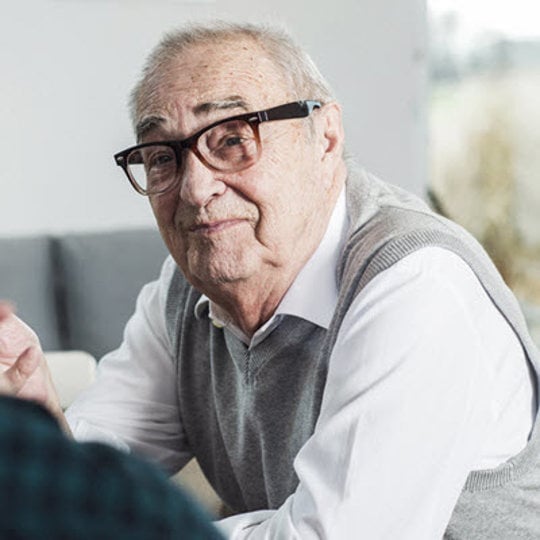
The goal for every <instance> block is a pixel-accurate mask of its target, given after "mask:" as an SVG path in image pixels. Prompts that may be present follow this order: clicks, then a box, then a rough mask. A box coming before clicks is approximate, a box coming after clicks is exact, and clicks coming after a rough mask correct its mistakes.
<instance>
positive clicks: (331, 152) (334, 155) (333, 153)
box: [317, 102, 345, 165]
mask: <svg viewBox="0 0 540 540" xmlns="http://www.w3.org/2000/svg"><path fill="white" fill-rule="evenodd" d="M317 124H318V129H317V134H318V136H319V142H320V145H321V146H320V148H321V152H322V153H321V161H323V162H326V164H328V165H330V164H337V163H339V162H341V160H342V158H343V147H344V139H345V135H344V131H343V120H342V116H341V107H340V105H339V104H338V103H336V102H331V103H327V104H325V105H324V106H323V107H322V108H321V109H320V111H319V118H318V122H317Z"/></svg>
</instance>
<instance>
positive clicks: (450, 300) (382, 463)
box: [67, 194, 536, 540]
mask: <svg viewBox="0 0 540 540" xmlns="http://www.w3.org/2000/svg"><path fill="white" fill-rule="evenodd" d="M346 227H347V215H346V205H345V195H344V194H342V196H341V197H340V199H339V201H338V204H337V205H336V208H335V210H334V213H333V215H332V218H331V221H330V223H329V226H328V229H327V231H326V234H325V236H324V239H323V241H322V242H321V244H320V246H319V247H318V249H317V251H316V252H315V253H314V254H313V256H312V257H311V259H310V260H309V261H308V262H307V264H306V265H305V266H304V268H303V269H302V271H301V272H300V274H299V275H298V276H297V279H296V280H295V282H294V283H293V284H292V286H291V288H290V289H289V290H288V292H287V294H286V295H285V297H284V298H283V300H282V302H281V303H280V305H279V307H278V309H277V310H276V313H275V315H274V316H273V317H272V318H271V319H270V320H269V321H268V322H267V323H266V324H265V325H263V327H261V328H260V329H259V330H258V331H257V332H256V333H255V334H254V336H253V337H252V339H251V340H249V339H248V338H247V337H246V336H245V335H243V334H242V333H241V331H240V330H239V329H238V328H236V327H235V326H234V325H233V324H232V322H231V321H230V320H229V319H228V317H227V314H226V313H223V311H222V310H220V309H219V307H218V306H215V305H211V306H210V308H211V309H210V316H211V317H213V320H214V323H215V324H217V325H227V326H228V328H229V329H230V330H231V331H233V332H234V333H235V334H236V335H237V336H238V337H239V338H240V339H243V340H244V341H245V342H246V343H248V344H251V345H252V346H253V345H254V344H255V343H258V342H260V341H261V340H263V339H264V338H265V336H266V335H267V334H268V333H269V332H270V331H271V330H272V329H273V328H274V326H275V325H277V324H280V322H281V318H282V316H283V315H284V314H293V315H296V316H299V317H303V318H304V319H307V320H309V321H312V322H314V323H316V324H318V325H320V326H322V327H325V328H328V325H329V323H330V320H331V318H332V314H333V311H334V308H335V305H336V302H337V285H336V277H335V275H336V272H335V270H336V265H337V262H338V259H339V255H340V250H341V247H342V245H343V243H344V240H345V231H346ZM173 269H174V264H173V262H172V260H171V259H170V258H169V259H168V260H167V261H166V262H165V264H164V267H163V270H162V274H161V276H160V279H159V280H158V281H157V282H154V283H152V284H149V285H147V286H145V287H144V288H143V290H142V291H141V294H140V295H139V298H138V301H137V309H136V312H135V314H134V315H133V317H132V318H131V320H130V321H129V323H128V325H127V326H126V331H125V335H124V342H123V344H122V345H121V347H120V348H119V349H118V350H117V351H114V352H112V353H110V354H108V355H107V356H105V357H104V358H103V360H102V361H101V362H100V365H99V368H98V377H97V381H96V383H95V384H94V386H93V387H92V388H90V389H89V390H88V391H87V392H86V393H85V394H83V395H82V396H81V398H80V399H79V400H77V401H76V402H75V404H74V405H72V407H71V408H70V410H69V411H68V415H67V417H68V421H69V423H70V425H71V427H72V430H73V432H74V435H75V437H76V438H78V439H96V438H97V439H99V440H103V441H108V442H110V443H112V444H115V445H116V446H118V447H124V448H126V447H129V448H131V449H133V450H134V451H138V452H142V453H144V454H145V455H147V456H148V457H150V458H151V459H153V460H155V461H157V462H159V463H161V464H162V465H163V466H164V467H165V468H166V469H168V470H169V471H170V472H175V471H176V470H177V469H178V468H180V467H181V466H183V465H184V464H185V463H186V462H187V460H188V459H189V458H190V457H191V455H190V453H189V451H188V450H185V446H186V445H185V444H184V442H185V436H184V433H183V431H182V425H181V419H180V417H179V413H178V408H177V399H176V380H175V373H174V366H173V359H172V353H171V343H170V340H169V338H168V336H167V331H166V324H165V316H164V313H165V310H164V305H165V298H166V293H167V288H168V284H169V280H170V277H171V275H172V272H173ZM204 302H208V299H206V298H204V297H203V298H202V299H201V300H200V302H199V303H198V305H197V307H196V311H199V310H200V307H201V305H202V304H203V303H204ZM535 398H536V396H535V391H534V386H533V383H532V378H531V373H530V370H529V367H528V365H527V363H526V361H525V358H524V354H523V351H522V349H521V346H520V344H519V342H518V340H517V338H516V337H515V335H514V333H513V332H512V330H511V329H510V328H509V327H508V325H507V324H506V322H505V320H504V319H503V317H502V316H501V315H500V313H499V312H498V310H497V309H496V308H495V307H494V306H493V305H492V303H491V301H490V300H489V298H488V297H487V295H486V293H485V292H484V290H483V288H482V286H481V285H480V283H479V282H478V280H477V278H476V277H475V275H474V274H473V272H472V271H471V270H470V268H469V267H468V266H467V265H466V264H465V263H464V262H463V261H462V260H461V259H460V258H459V257H458V256H456V255H455V254H453V253H451V252H450V251H447V250H445V249H442V248H437V247H429V248H424V249H421V250H419V251H417V252H415V253H413V254H411V255H408V256H407V257H405V258H404V259H402V260H401V261H400V262H398V263H396V264H395V265H394V266H393V267H391V268H390V269H388V270H386V271H384V272H382V273H381V274H379V275H378V276H377V277H375V278H374V279H373V280H372V281H371V282H370V283H369V284H368V285H367V286H366V287H365V289H364V290H363V291H362V292H361V293H360V294H359V295H358V297H357V298H356V299H355V301H354V302H353V304H352V306H351V308H350V309H349V312H348V314H347V315H346V317H345V319H344V321H343V325H342V327H341V330H340V333H339V335H338V338H337V341H336V345H335V347H334V350H333V353H332V356H331V358H330V364H329V370H328V378H327V384H326V387H325V391H324V396H323V402H322V407H321V413H320V417H319V420H318V422H317V425H316V428H315V432H314V434H313V435H312V437H311V438H310V439H309V440H308V441H307V442H306V444H305V445H304V447H303V448H302V449H301V451H300V452H299V454H298V455H297V457H296V460H295V465H294V466H295V470H296V473H297V475H298V478H299V480H300V482H299V485H298V488H297V490H296V492H295V493H294V494H292V495H291V496H290V497H289V498H288V499H287V500H286V502H285V503H284V504H283V505H282V506H281V507H280V508H279V509H277V510H273V511H270V510H268V511H260V512H250V513H246V514H240V515H237V516H233V517H231V518H228V519H226V520H223V521H221V522H220V523H219V526H220V528H221V529H222V531H223V532H225V534H226V536H227V537H229V538H234V539H243V538H249V539H254V540H255V539H263V538H264V539H272V540H277V539H283V540H291V539H296V538H298V539H301V540H311V539H337V540H342V539H348V538H354V539H362V538H366V539H370V540H371V539H379V538H392V539H394V538H400V539H411V540H412V539H414V540H417V539H422V538H425V539H430V540H431V539H434V538H440V537H442V535H443V534H444V530H445V528H446V525H447V524H448V521H449V519H450V516H451V514H452V510H453V508H454V506H455V503H456V501H457V498H458V497H459V494H460V492H461V490H462V488H463V485H464V483H465V480H466V477H467V474H468V473H469V472H470V471H471V470H474V469H479V468H491V467H494V466H496V465H498V464H500V463H501V462H503V461H505V460H506V459H508V458H509V457H510V456H512V455H514V454H516V453H517V452H518V451H519V450H521V449H522V448H523V447H524V446H525V444H526V442H527V439H528V435H529V433H530V430H531V426H532V422H533V417H534V413H535V410H536V399H535Z"/></svg>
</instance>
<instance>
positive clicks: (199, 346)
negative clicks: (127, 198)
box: [166, 172, 540, 540]
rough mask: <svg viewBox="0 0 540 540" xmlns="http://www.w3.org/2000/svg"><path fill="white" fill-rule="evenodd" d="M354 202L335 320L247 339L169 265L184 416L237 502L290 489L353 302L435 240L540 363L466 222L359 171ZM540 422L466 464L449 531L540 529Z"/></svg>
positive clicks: (467, 535)
mask: <svg viewBox="0 0 540 540" xmlns="http://www.w3.org/2000/svg"><path fill="white" fill-rule="evenodd" d="M347 206H348V208H347V210H348V214H349V217H350V222H351V228H350V231H349V236H348V241H347V244H346V246H345V249H344V252H343V254H342V257H341V260H340V264H339V268H338V275H337V280H338V285H339V300H338V304H337V307H336V311H335V313H334V316H333V319H332V322H331V324H330V328H329V329H328V330H325V329H323V328H320V327H318V326H317V325H315V324H313V323H309V322H307V321H305V320H303V319H299V318H296V317H293V316H286V317H284V319H283V320H282V321H281V323H280V324H279V325H278V326H277V327H276V328H275V329H274V330H273V331H272V333H271V334H270V335H269V336H268V337H267V338H266V339H265V340H264V341H262V342H261V343H259V344H258V345H256V346H255V347H252V348H248V347H247V346H246V345H245V344H244V343H242V342H241V341H240V340H238V339H237V338H236V337H234V336H233V335H232V334H231V333H230V332H229V331H228V330H226V329H222V328H216V327H215V326H213V325H212V323H211V322H210V320H209V318H208V313H207V311H206V312H204V313H200V314H198V315H197V316H194V310H195V305H196V303H197V301H198V299H199V298H200V293H198V292H197V291H196V290H194V289H193V288H192V287H191V286H189V285H188V284H187V283H186V281H185V279H184V278H183V276H182V274H181V273H180V272H179V271H178V270H177V271H176V272H175V273H174V275H173V278H172V281H171V285H170V288H169V294H168V298H167V306H166V309H167V321H168V332H169V335H170V337H171V342H172V343H173V346H174V351H175V352H176V368H177V381H178V402H179V410H180V415H181V419H182V424H183V426H184V429H185V432H186V435H187V439H188V442H189V445H190V447H191V450H192V451H193V454H194V455H195V456H196V457H197V458H198V460H199V463H200V465H201V468H202V470H203V471H204V473H205V475H206V477H207V478H208V480H209V481H210V483H211V484H212V485H213V487H214V489H215V490H216V492H217V493H218V494H219V495H220V496H221V497H222V499H223V500H224V502H225V503H226V504H227V505H228V506H229V507H230V508H231V509H232V511H233V512H245V511H250V510H259V509H268V508H277V507H279V506H280V505H281V504H282V503H283V502H284V501H285V499H286V498H287V497H288V496H289V495H290V494H291V493H293V492H294V490H295V488H296V486H297V483H298V478H297V477H296V475H295V473H294V469H293V460H294V458H295V456H296V454H297V453H298V451H299V450H300V448H301V447H302V445H303V444H304V443H305V442H306V440H307V439H308V438H309V437H310V435H311V434H312V433H313V431H314V429H315V425H316V422H317V418H318V415H319V410H320V404H321V399H322V394H323V391H324V385H325V380H326V373H327V367H328V361H329V357H330V354H331V351H332V348H333V346H334V343H335V340H336V336H337V334H338V332H339V329H340V326H341V323H342V320H343V317H344V315H345V313H346V311H347V309H348V308H349V306H350V305H351V303H352V301H353V300H354V298H355V296H356V295H357V294H358V293H359V292H360V291H361V290H362V288H363V287H365V285H366V284H367V283H368V282H369V281H370V280H371V279H372V278H373V277H374V276H376V275H377V274H378V273H379V272H381V271H383V270H385V269H387V268H389V267H390V266H392V265H393V264H394V263H396V262H397V261H399V260H400V259H401V258H403V257H405V256H406V255H408V254H410V253H412V252H414V251H416V250H418V249H421V248H423V247H426V246H440V247H443V248H446V249H449V250H451V251H453V252H455V253H457V254H458V255H459V256H460V257H461V258H462V259H464V260H465V261H466V262H467V263H468V265H469V266H470V267H471V268H472V270H473V271H474V272H475V274H476V275H477V277H478V278H479V280H480V282H481V283H482V285H483V287H484V289H485V291H486V292H487V294H488V295H489V297H490V298H491V300H492V301H493V303H494V304H495V305H496V307H497V308H498V309H499V311H500V312H501V313H502V314H503V315H504V317H505V318H506V319H507V321H508V323H509V324H510V325H511V326H512V328H513V330H514V331H515V333H516V335H517V337H518V338H519V340H520V341H521V344H522V345H523V348H524V350H525V351H526V354H527V356H528V358H529V360H530V362H531V364H532V365H533V367H534V370H535V372H536V373H537V374H538V373H539V366H540V361H539V356H538V352H537V350H536V348H535V346H534V344H533V343H532V340H531V338H530V337H529V334H528V332H527V328H526V325H525V322H524V320H523V317H522V315H521V312H520V309H519V307H518V305H517V302H516V300H515V298H514V296H513V295H512V294H511V293H510V292H509V290H508V289H507V287H506V286H505V284H504V282H503V281H502V279H501V278H500V276H499V274H498V273H497V271H496V270H495V268H494V267H493V264H492V263H491V261H490V260H489V258H488V257H487V255H486V254H485V252H484V251H483V249H482V248H481V247H480V246H479V244H478V243H477V242H476V241H475V240H474V239H473V238H472V237H471V236H470V235H469V234H468V233H466V232H465V231H464V230H463V229H461V228H460V227H459V226H457V225H456V224H454V223H452V222H449V221H448V220H445V219H444V218H442V217H440V216H437V215H435V214H433V213H432V212H430V211H429V209H428V208H427V207H426V206H425V205H424V203H422V202H421V201H420V200H419V199H417V198H415V197H413V196H411V195H409V194H407V193H406V192H403V191H402V190H400V189H398V188H396V187H393V186H389V185H387V184H384V183H382V182H380V181H379V180H377V179H376V178H374V177H372V176H370V175H368V174H367V173H364V172H361V173H359V174H355V175H352V176H351V177H350V178H349V179H348V182H347ZM442 346H444V344H442ZM434 361H436V359H434ZM538 424H539V423H538V422H537V423H535V428H534V430H533V433H532V436H531V439H530V441H529V443H528V445H527V446H526V448H525V449H524V450H523V451H522V452H520V453H519V454H518V455H516V456H515V457H513V458H512V459H510V460H509V461H508V462H506V463H504V464H503V465H501V466H500V467H498V468H496V469H493V470H489V471H473V472H471V473H470V474H469V476H468V478H467V481H466V484H465V487H464V489H463V491H462V493H461V496H460V498H459V500H458V503H457V505H456V507H455V509H454V512H453V515H452V519H451V521H450V524H449V526H448V529H447V531H446V534H445V538H448V539H463V540H474V539H482V540H485V539H501V540H502V539H504V540H508V539H512V538H536V539H539V538H540V434H539V433H538V431H539V428H538Z"/></svg>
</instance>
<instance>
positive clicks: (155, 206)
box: [0, 24, 540, 540]
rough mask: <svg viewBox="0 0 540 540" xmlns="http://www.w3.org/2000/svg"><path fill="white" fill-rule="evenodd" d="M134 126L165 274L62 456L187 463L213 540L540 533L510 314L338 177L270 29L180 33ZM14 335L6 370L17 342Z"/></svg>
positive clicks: (533, 456) (141, 101) (377, 188)
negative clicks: (222, 536) (85, 449)
mask: <svg viewBox="0 0 540 540" xmlns="http://www.w3.org/2000/svg"><path fill="white" fill-rule="evenodd" d="M360 68H361V67H358V69H360ZM132 114H133V122H134V127H135V133H136V138H137V145H135V146H133V147H131V148H128V149H126V150H124V151H122V152H119V153H118V154H116V156H115V158H116V162H117V164H118V165H119V166H121V167H122V168H123V169H124V171H125V173H126V174H127V177H128V179H129V181H130V182H131V184H132V186H133V187H134V188H135V189H136V190H137V191H138V192H139V193H140V194H142V195H145V196H148V198H149V202H150V205H151V208H152V210H153V212H154V214H155V217H156V220H157V223H158V225H159V228H160V231H161V234H162V236H163V238H164V240H165V243H166V244H167V246H168V248H169V251H170V254H171V256H170V257H169V258H168V259H167V260H166V261H165V263H164V265H163V268H162V272H161V275H160V277H159V279H158V280H157V281H156V282H154V283H151V284H149V285H147V286H145V287H144V288H143V289H142V291H141V293H140V295H139V298H138V302H137V307H136V311H135V313H134V315H133V317H132V318H131V320H130V321H129V322H128V324H127V327H126V330H125V335H124V341H123V343H122V345H121V346H120V348H119V349H118V350H116V351H114V352H111V353H110V354H108V355H107V356H105V357H104V358H103V359H102V360H101V362H100V367H99V373H98V378H97V381H96V383H95V384H94V386H93V387H92V388H90V389H89V390H88V391H87V392H86V393H85V394H84V395H83V396H81V398H80V399H79V400H78V401H77V402H76V403H75V404H74V405H73V406H72V407H71V409H70V410H69V411H68V414H67V419H68V422H69V425H70V426H71V429H72V431H73V433H74V435H75V437H76V438H78V439H81V440H84V439H96V438H97V439H100V440H107V441H109V442H110V443H111V444H114V445H117V446H118V447H124V448H126V449H129V450H131V451H133V452H136V453H140V454H142V455H145V456H147V457H149V458H151V459H153V460H155V461H156V462H158V463H160V464H161V465H162V466H163V467H164V468H165V469H166V470H168V471H169V472H171V473H172V472H174V471H176V470H178V469H179V468H181V467H183V466H184V465H185V464H186V463H187V461H188V460H189V459H191V457H193V456H195V457H197V459H198V461H199V463H200V465H201V467H202V470H203V471H204V473H205V475H206V476H207V478H208V479H209V481H210V483H211V484H212V486H213V487H214V488H215V490H216V491H217V493H218V494H219V495H220V496H221V498H222V499H223V501H224V502H225V503H226V504H227V505H228V507H229V508H230V510H231V512H232V513H233V514H235V515H233V516H231V517H229V518H227V519H225V520H223V521H221V522H220V526H221V528H222V530H223V531H224V532H225V533H226V534H227V535H228V537H229V538H234V539H242V538H249V539H253V540H255V539H262V538H265V539H266V538H268V539H270V538H271V539H275V538H279V539H292V538H300V539H302V540H310V539H339V540H342V539H348V538H354V539H356V538H374V539H375V538H400V539H414V540H417V539H420V538H426V539H433V538H440V537H442V536H443V535H444V536H446V537H447V538H452V539H456V538H460V539H467V540H471V539H474V538H501V539H502V538H504V539H508V538H514V537H518V536H519V537H520V538H538V537H540V520H539V519H538V516H539V515H540V513H539V512H540V487H539V486H540V467H539V460H540V435H539V434H538V429H537V422H536V414H537V405H536V395H537V379H538V369H539V365H540V364H539V359H538V352H537V349H536V348H535V346H534V344H533V343H532V341H531V338H530V336H529V334H528V331H527V328H526V325H525V322H524V320H523V317H522V314H521V312H520V310H519V307H518V304H517V302H516V300H515V298H514V296H513V295H512V294H511V292H510V291H509V290H508V288H507V287H506V286H505V284H504V282H503V281H502V279H501V277H500V275H499V274H498V273H497V271H496V270H495V268H494V266H493V265H492V263H491V261H490V260H489V258H488V257H487V255H486V254H485V252H484V251H483V249H482V248H481V247H480V245H479V244H478V243H477V242H476V241H475V240H474V239H473V238H472V237H471V236H470V235H469V234H468V233H466V232H465V231H464V230H463V229H462V228H460V227H459V226H457V225H456V224H454V223H452V222H450V221H448V220H446V219H444V218H442V217H440V216H438V215H436V214H434V213H433V212H431V211H430V209H429V208H428V207H427V206H426V205H425V204H424V203H423V202H422V201H421V200H419V199H417V198H415V197H414V196H413V195H411V194H409V193H407V192H405V191H403V190H401V189H399V188H397V187H394V186H392V185H389V184H387V183H384V182H383V181H380V180H378V179H377V178H375V177H373V176H372V175H370V174H369V173H367V172H366V171H363V170H361V169H356V168H355V167H354V166H353V165H352V164H351V163H350V162H348V161H347V163H346V161H345V159H344V134H343V127H342V115H341V107H340V105H339V103H338V102H337V101H336V99H335V97H334V95H333V93H332V91H331V90H330V88H329V86H328V84H327V83H326V81H325V80H324V78H323V77H322V76H321V74H320V73H319V71H318V70H317V68H316V67H315V66H314V64H313V62H312V61H311V60H310V59H309V57H308V56H307V54H306V53H305V52H304V51H303V50H302V49H300V48H299V47H298V46H297V45H296V44H295V43H294V42H293V41H292V40H291V38H290V37H289V36H288V35H286V34H284V33H283V32H281V31H278V30H275V29H269V28H262V27H254V26H247V25H234V24H221V25H208V26H195V27H189V28H186V29H181V30H179V31H177V32H174V33H172V34H170V35H168V36H166V37H165V38H164V39H163V41H162V42H161V43H160V44H159V45H158V46H157V48H156V49H155V50H154V52H153V53H152V54H151V56H150V58H149V59H148V62H147V64H146V67H145V68H144V71H143V74H142V77H141V79H140V81H139V83H138V84H137V86H136V88H135V89H134V91H133V94H132ZM141 256H144V254H141ZM14 328H15V329H16V330H15V331H13V332H12V338H11V342H15V341H17V343H18V345H17V347H15V346H13V347H12V349H11V359H12V360H13V359H16V358H17V357H18V355H20V354H21V353H22V351H23V350H24V349H25V348H26V347H27V342H31V341H32V339H33V340H34V341H33V343H35V338H32V337H30V336H31V333H30V332H29V330H28V329H25V328H24V327H23V326H22V324H19V323H17V324H15V323H14ZM1 334H2V326H1V325H0V335H1ZM15 335H16V336H17V339H16V340H15V338H14V337H13V336H15ZM8 342H10V339H8V338H6V339H5V343H8ZM33 350H34V354H36V355H40V354H41V352H40V350H39V348H38V347H37V346H36V347H35V348H34V349H33ZM41 381H42V382H43V381H45V377H41ZM43 384H44V385H45V386H44V388H45V391H44V392H43V394H42V398H41V400H42V402H49V406H50V408H52V409H53V410H55V409H56V410H57V407H56V406H55V400H56V398H55V395H54V389H53V388H52V386H51V385H50V384H48V383H46V381H45V382H43ZM30 393H31V394H32V392H30Z"/></svg>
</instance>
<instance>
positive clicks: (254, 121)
mask: <svg viewBox="0 0 540 540" xmlns="http://www.w3.org/2000/svg"><path fill="white" fill-rule="evenodd" d="M320 107H322V103H321V102H319V101H312V100H305V101H294V102H292V103H286V104H284V105H279V106H277V107H272V108H270V109H265V110H262V111H256V112H250V113H245V114H238V115H235V116H230V117H228V118H223V119H222V120H218V121H217V122H214V123H212V124H210V125H208V126H206V127H204V128H203V129H201V130H199V131H198V132H197V133H195V134H194V135H192V136H191V137H188V138H187V139H183V140H168V141H153V142H146V143H142V144H138V145H136V146H132V147H130V148H127V149H126V150H123V151H122V152H118V153H117V154H115V156H114V159H115V162H116V164H117V165H118V166H120V167H121V168H122V169H123V170H124V172H125V173H126V176H127V177H128V180H129V182H130V183H131V185H132V186H133V187H134V188H135V190H136V191H137V192H138V193H140V194H141V195H156V194H158V193H164V192H166V191H168V190H169V189H172V187H173V186H174V185H176V183H177V182H178V179H179V177H180V175H179V174H178V171H180V170H181V168H182V162H183V151H185V150H191V151H192V152H193V153H194V154H195V155H196V156H197V157H198V159H199V160H200V161H201V162H202V163H204V165H206V166H207V167H208V168H210V169H212V170H216V171H220V172H225V173H234V172H239V171H241V170H244V169H247V168H248V167H251V166H252V165H254V164H255V163H256V162H257V160H258V159H259V157H260V153H261V140H260V136H259V124H261V123H263V122H272V121H274V120H289V119H293V118H305V117H307V116H309V115H310V114H311V113H312V112H313V110H314V109H317V108H320ZM227 122H245V123H246V124H248V125H249V126H250V128H251V130H252V131H253V134H254V141H255V143H256V145H257V148H256V153H255V154H254V155H253V156H252V158H253V159H252V160H251V161H248V162H247V164H245V163H242V164H240V165H238V164H230V167H228V166H226V163H222V164H221V165H220V166H217V165H216V163H215V161H214V162H212V155H211V151H207V152H203V151H201V149H200V148H199V141H200V138H201V136H202V135H204V134H205V133H206V132H208V131H209V130H211V129H214V128H215V127H216V126H219V125H221V124H225V123H227ZM152 146H159V147H168V148H170V149H172V151H173V152H174V156H175V159H176V169H175V176H171V178H170V180H169V181H168V182H166V183H165V184H166V185H163V184H162V185H161V186H160V187H159V188H158V189H155V190H153V189H146V188H145V187H143V186H141V185H140V183H139V182H137V179H136V178H135V176H134V174H132V171H131V170H130V156H136V155H138V154H136V153H139V154H140V151H141V150H144V149H149V147H152ZM135 163H137V162H135Z"/></svg>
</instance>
